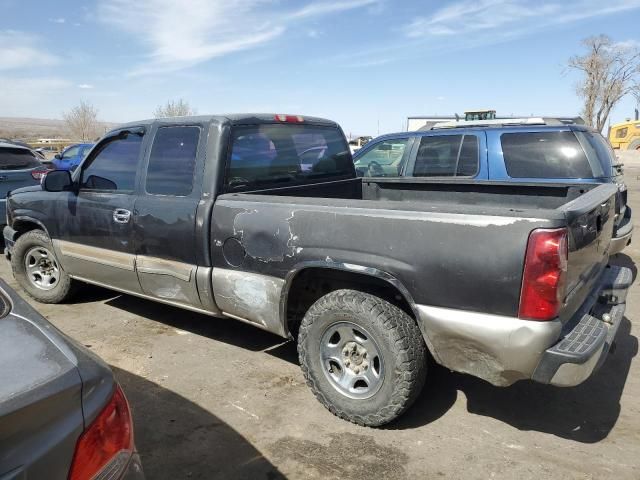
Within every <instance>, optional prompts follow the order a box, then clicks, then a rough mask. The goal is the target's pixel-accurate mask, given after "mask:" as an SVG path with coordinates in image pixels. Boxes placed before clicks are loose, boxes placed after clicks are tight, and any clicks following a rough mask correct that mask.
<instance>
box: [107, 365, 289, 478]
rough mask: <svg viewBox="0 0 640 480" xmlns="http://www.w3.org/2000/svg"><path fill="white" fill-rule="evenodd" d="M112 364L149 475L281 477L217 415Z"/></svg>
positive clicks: (159, 476)
mask: <svg viewBox="0 0 640 480" xmlns="http://www.w3.org/2000/svg"><path fill="white" fill-rule="evenodd" d="M111 368H112V370H113V372H114V374H115V376H116V378H117V379H118V382H120V384H121V385H122V387H123V389H124V391H125V393H126V395H127V398H128V399H129V403H130V405H131V409H132V411H133V420H134V426H135V439H136V440H135V441H136V446H137V448H138V451H139V452H140V455H141V457H142V464H143V468H144V471H145V474H146V477H147V478H153V479H165V478H166V479H178V478H190V479H212V478H234V479H247V480H254V479H256V480H278V479H285V476H284V475H282V474H281V473H280V472H279V471H278V469H277V468H276V467H275V466H274V465H272V464H271V463H270V462H269V461H268V460H267V459H266V458H265V457H264V456H263V455H262V454H261V453H260V452H259V451H258V450H256V449H255V448H254V447H253V446H252V445H251V443H249V442H248V441H247V440H246V439H245V438H244V437H243V436H242V435H240V434H239V433H238V432H236V431H235V430H234V429H232V428H231V427H230V426H229V425H227V424H226V423H225V422H223V421H222V420H220V419H219V418H218V417H216V416H215V415H212V414H211V413H209V412H208V411H206V410H204V409H202V408H201V407H199V406H198V405H196V404H194V403H192V402H191V401H189V400H187V399H186V398H184V397H182V396H180V395H178V394H176V393H174V392H172V391H170V390H167V389H166V388H163V387H162V386H160V385H157V384H155V383H153V382H150V381H148V380H146V379H144V378H142V377H139V376H137V375H133V374H132V373H130V372H127V371H125V370H121V369H119V368H116V367H111Z"/></svg>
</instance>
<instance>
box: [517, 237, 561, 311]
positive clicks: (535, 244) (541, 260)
mask: <svg viewBox="0 0 640 480" xmlns="http://www.w3.org/2000/svg"><path fill="white" fill-rule="evenodd" d="M568 255H569V252H568V242H567V230H566V229H565V228H558V229H553V230H548V229H538V230H534V231H533V232H531V235H529V242H528V243H527V254H526V257H525V262H524V272H523V275H522V289H521V290H520V309H519V311H518V317H519V318H522V319H527V320H551V319H553V318H555V317H557V316H558V312H559V311H560V307H561V306H562V300H563V298H564V294H565V283H566V277H567V263H568Z"/></svg>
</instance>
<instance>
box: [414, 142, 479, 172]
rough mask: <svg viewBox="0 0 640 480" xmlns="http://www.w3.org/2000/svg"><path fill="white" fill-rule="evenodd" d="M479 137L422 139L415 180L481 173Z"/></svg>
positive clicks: (416, 163) (415, 168)
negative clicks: (479, 170)
mask: <svg viewBox="0 0 640 480" xmlns="http://www.w3.org/2000/svg"><path fill="white" fill-rule="evenodd" d="M478 162H479V160H478V137H476V136H475V135H439V136H437V135H436V136H424V137H422V139H421V140H420V146H419V147H418V153H417V155H416V162H415V166H414V167H413V176H414V177H471V176H474V175H475V174H476V173H478Z"/></svg>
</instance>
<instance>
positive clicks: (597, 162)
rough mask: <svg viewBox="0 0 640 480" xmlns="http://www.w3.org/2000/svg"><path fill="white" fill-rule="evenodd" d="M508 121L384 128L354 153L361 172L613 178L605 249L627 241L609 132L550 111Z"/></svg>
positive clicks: (627, 214) (574, 180) (572, 180)
mask: <svg viewBox="0 0 640 480" xmlns="http://www.w3.org/2000/svg"><path fill="white" fill-rule="evenodd" d="M496 122H497V121H496ZM510 122H512V123H509V124H505V123H492V122H459V123H454V122H451V123H443V124H438V125H436V126H435V127H433V128H432V129H431V130H425V131H416V132H401V133H392V134H388V135H383V136H380V137H378V138H376V139H374V140H372V141H371V142H369V143H368V144H367V145H366V146H365V147H363V148H362V149H361V150H359V151H358V152H356V153H355V155H354V162H355V167H356V171H357V172H358V175H359V176H362V177H402V176H406V177H427V178H432V179H437V178H451V177H456V178H467V179H470V180H473V181H477V182H488V181H500V182H517V183H522V182H531V183H554V184H557V183H566V184H584V183H615V184H617V185H618V188H619V195H618V202H617V203H618V205H617V207H616V208H617V211H616V214H617V218H616V229H615V232H614V236H615V238H614V239H613V241H612V243H611V247H610V248H611V251H610V254H611V255H613V254H614V253H618V252H620V251H622V250H623V249H624V247H626V246H627V245H628V244H629V243H631V235H632V233H633V223H632V221H631V209H630V208H629V207H628V206H627V188H626V185H625V184H624V181H623V175H622V164H621V163H620V162H619V161H618V160H617V159H616V156H615V154H614V152H613V150H612V149H611V146H610V145H609V143H608V142H607V140H606V139H605V138H604V137H603V136H602V135H601V134H600V133H599V132H597V131H596V130H594V129H592V128H590V127H587V126H585V125H567V124H563V123H561V122H557V121H551V120H548V119H522V120H521V121H517V120H510Z"/></svg>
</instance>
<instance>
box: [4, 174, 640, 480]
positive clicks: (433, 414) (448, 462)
mask: <svg viewBox="0 0 640 480" xmlns="http://www.w3.org/2000/svg"><path fill="white" fill-rule="evenodd" d="M625 176H626V181H627V184H628V187H629V199H630V202H629V203H630V205H631V207H632V208H633V209H634V211H635V212H640V161H636V165H633V164H632V162H631V161H629V162H627V166H626V174H625ZM635 217H636V224H638V223H640V222H639V220H638V219H639V218H640V217H639V213H636V215H635ZM639 246H640V231H637V232H636V239H635V244H632V245H631V246H630V247H627V249H626V250H625V251H624V253H623V254H621V255H618V256H617V257H616V258H615V259H612V262H614V263H616V264H620V265H625V266H628V267H630V268H632V269H633V271H634V274H635V272H636V266H635V261H636V259H640V248H639ZM0 276H2V278H4V279H7V280H8V281H9V283H10V284H11V285H12V286H14V287H15V288H16V289H17V291H18V292H19V293H21V294H23V296H24V297H25V298H26V295H25V294H24V293H23V292H22V291H21V290H20V288H19V287H18V286H17V284H16V282H15V281H14V280H13V278H12V276H11V269H10V267H9V265H8V263H7V262H6V261H4V259H2V260H0ZM31 303H32V304H33V305H35V306H36V308H37V309H38V310H39V311H40V312H41V313H42V314H43V315H45V316H46V317H47V318H48V319H49V320H50V321H51V322H52V323H54V324H55V325H56V326H57V327H58V328H60V329H61V330H63V331H64V332H66V333H67V334H69V335H71V336H72V337H74V338H76V339H77V340H78V341H79V342H80V343H82V344H83V345H85V346H87V347H89V348H90V349H91V350H93V351H94V352H95V353H97V354H98V355H100V356H101V357H102V358H103V359H105V360H106V361H107V362H108V363H109V364H110V365H111V366H112V368H113V369H114V371H115V373H116V376H117V378H118V380H119V381H120V382H121V383H122V385H123V387H124V390H125V392H126V394H127V396H128V398H129V401H130V403H131V407H132V409H133V414H134V420H135V426H136V443H137V446H138V449H139V451H140V453H141V456H142V461H143V464H144V468H145V471H146V474H147V477H148V478H149V479H164V478H171V479H182V478H193V479H212V478H225V479H227V478H228V479H232V478H246V479H281V478H291V479H296V478H305V479H307V478H323V479H341V480H344V479H361V478H362V479H364V478H367V479H372V478H379V479H404V478H428V479H431V478H456V479H457V478H470V479H493V478H496V479H499V478H505V479H513V478H518V479H521V480H522V479H536V480H540V479H550V478H562V479H601V478H616V479H638V478H640V381H639V378H638V377H639V376H638V372H639V368H638V364H637V361H636V355H637V353H638V339H637V335H638V331H639V323H640V287H639V286H638V282H636V283H635V284H634V285H633V286H632V289H631V291H630V293H629V297H628V299H627V312H626V318H625V319H624V321H623V323H622V325H621V327H620V330H619V332H618V336H617V349H616V350H615V353H613V354H611V355H610V356H609V358H608V360H607V361H606V363H605V364H604V366H603V367H602V368H601V370H599V371H598V372H597V373H596V374H595V375H594V376H593V377H592V378H591V379H589V380H588V381H587V382H585V383H584V384H582V385H580V386H578V387H575V388H569V389H561V388H555V387H549V386H544V385H538V384H534V383H531V382H519V383H517V384H515V385H513V386H512V387H509V388H497V387H493V386H491V385H490V384H488V383H486V382H483V381H482V380H478V379H476V378H474V377H471V376H468V375H462V374H456V373H451V372H448V371H446V370H444V369H442V368H439V367H433V368H432V369H431V371H430V378H429V380H428V382H427V385H426V387H425V389H424V391H423V393H422V395H421V396H420V398H419V399H418V401H417V402H416V404H415V405H414V406H413V407H412V408H411V409H410V410H409V411H408V412H407V413H406V414H405V415H404V416H403V417H402V418H401V419H400V420H399V421H398V422H396V423H394V424H391V425H389V426H387V427H385V428H382V429H368V428H362V427H358V426H356V425H351V424H349V423H347V422H345V421H342V420H339V419H338V418H336V417H334V416H333V415H331V413H329V412H328V411H326V410H325V409H324V408H323V407H322V406H321V405H320V404H319V403H318V402H317V401H316V400H315V398H314V397H313V395H312V394H311V392H310V390H309V389H308V388H307V387H306V385H305V384H304V380H303V377H302V373H301V371H300V369H299V367H298V363H297V355H296V349H295V345H294V344H293V343H290V342H288V343H283V342H282V340H281V339H280V338H279V337H276V336H274V335H271V334H269V333H266V332H263V331H261V330H258V329H256V328H253V327H251V326H248V325H245V324H242V323H240V322H237V321H234V320H225V319H216V318H211V317H207V316H204V315H199V314H196V313H191V312H188V311H184V310H180V309H177V308H173V307H169V306H165V305H161V304H157V303H154V302H150V301H147V300H143V299H138V298H136V297H132V296H128V295H121V294H118V293H115V292H111V291H109V290H105V289H100V288H96V287H89V286H87V287H86V288H85V289H84V290H83V291H82V292H81V293H80V294H79V295H78V296H77V297H76V298H75V300H74V303H69V304H64V305H43V304H38V303H37V302H34V301H31Z"/></svg>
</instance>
